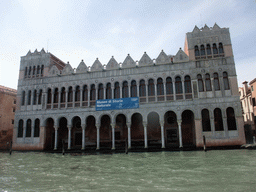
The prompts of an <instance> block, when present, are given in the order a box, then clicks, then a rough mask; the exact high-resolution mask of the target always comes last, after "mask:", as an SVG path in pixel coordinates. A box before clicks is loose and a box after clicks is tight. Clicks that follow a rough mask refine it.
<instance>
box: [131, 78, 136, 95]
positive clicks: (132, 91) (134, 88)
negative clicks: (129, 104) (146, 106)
mask: <svg viewBox="0 0 256 192" xmlns="http://www.w3.org/2000/svg"><path fill="white" fill-rule="evenodd" d="M131 97H137V85H136V81H135V80H132V82H131Z"/></svg>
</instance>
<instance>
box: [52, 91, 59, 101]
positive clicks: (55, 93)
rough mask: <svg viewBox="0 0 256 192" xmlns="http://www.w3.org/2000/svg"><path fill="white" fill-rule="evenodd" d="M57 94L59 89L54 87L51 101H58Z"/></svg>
mask: <svg viewBox="0 0 256 192" xmlns="http://www.w3.org/2000/svg"><path fill="white" fill-rule="evenodd" d="M58 95H59V90H58V88H55V91H54V96H53V103H58V100H59V98H58Z"/></svg>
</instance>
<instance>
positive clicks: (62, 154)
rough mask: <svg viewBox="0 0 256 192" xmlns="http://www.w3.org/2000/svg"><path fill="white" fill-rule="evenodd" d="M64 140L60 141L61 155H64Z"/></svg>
mask: <svg viewBox="0 0 256 192" xmlns="http://www.w3.org/2000/svg"><path fill="white" fill-rule="evenodd" d="M64 143H65V142H64V140H63V139H62V155H65V148H64Z"/></svg>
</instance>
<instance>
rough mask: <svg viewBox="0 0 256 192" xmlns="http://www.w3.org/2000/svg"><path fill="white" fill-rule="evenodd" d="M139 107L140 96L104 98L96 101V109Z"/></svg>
mask: <svg viewBox="0 0 256 192" xmlns="http://www.w3.org/2000/svg"><path fill="white" fill-rule="evenodd" d="M135 108H139V98H138V97H128V98H120V99H104V100H97V101H96V111H103V110H115V109H135Z"/></svg>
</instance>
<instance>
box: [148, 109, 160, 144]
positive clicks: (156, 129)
mask: <svg viewBox="0 0 256 192" xmlns="http://www.w3.org/2000/svg"><path fill="white" fill-rule="evenodd" d="M147 118H148V121H147V122H148V124H147V134H148V146H149V147H150V146H159V147H161V143H162V140H161V125H160V122H159V115H158V114H157V113H156V112H151V113H149V114H148V117H147Z"/></svg>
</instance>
